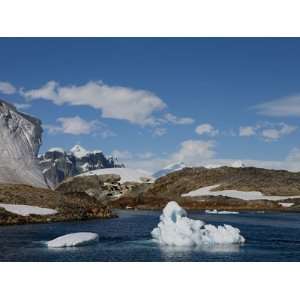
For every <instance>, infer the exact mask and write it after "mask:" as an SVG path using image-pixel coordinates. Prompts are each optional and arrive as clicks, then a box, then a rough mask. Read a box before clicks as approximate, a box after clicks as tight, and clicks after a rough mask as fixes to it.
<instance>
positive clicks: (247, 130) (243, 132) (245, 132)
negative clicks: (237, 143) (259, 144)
mask: <svg viewBox="0 0 300 300" xmlns="http://www.w3.org/2000/svg"><path fill="white" fill-rule="evenodd" d="M255 131H256V128H254V127H252V126H245V127H240V136H252V135H255V134H256V132H255Z"/></svg>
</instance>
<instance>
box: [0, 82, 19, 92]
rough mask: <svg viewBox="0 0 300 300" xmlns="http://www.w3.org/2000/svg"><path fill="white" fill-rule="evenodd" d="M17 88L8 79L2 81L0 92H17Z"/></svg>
mask: <svg viewBox="0 0 300 300" xmlns="http://www.w3.org/2000/svg"><path fill="white" fill-rule="evenodd" d="M16 91H17V89H16V88H15V87H14V86H13V85H12V84H11V83H9V82H6V81H0V92H1V93H2V94H7V95H11V94H15V93H16Z"/></svg>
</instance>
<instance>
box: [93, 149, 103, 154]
mask: <svg viewBox="0 0 300 300" xmlns="http://www.w3.org/2000/svg"><path fill="white" fill-rule="evenodd" d="M91 153H93V154H96V153H103V152H102V150H93V151H91Z"/></svg>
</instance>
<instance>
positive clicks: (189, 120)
mask: <svg viewBox="0 0 300 300" xmlns="http://www.w3.org/2000/svg"><path fill="white" fill-rule="evenodd" d="M164 118H165V120H166V121H168V122H169V123H171V124H175V125H188V124H193V123H194V122H195V120H194V119H192V118H188V117H184V118H179V117H176V116H174V115H173V114H170V113H167V114H165V115H164Z"/></svg>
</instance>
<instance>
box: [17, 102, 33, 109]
mask: <svg viewBox="0 0 300 300" xmlns="http://www.w3.org/2000/svg"><path fill="white" fill-rule="evenodd" d="M13 105H14V106H15V107H16V108H17V109H18V110H25V109H28V108H29V107H31V105H30V104H29V103H13Z"/></svg>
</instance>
